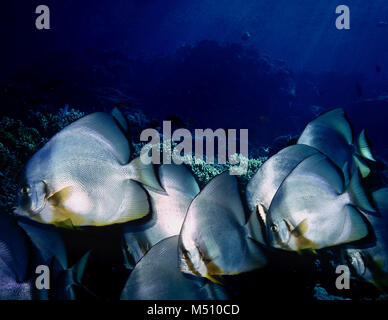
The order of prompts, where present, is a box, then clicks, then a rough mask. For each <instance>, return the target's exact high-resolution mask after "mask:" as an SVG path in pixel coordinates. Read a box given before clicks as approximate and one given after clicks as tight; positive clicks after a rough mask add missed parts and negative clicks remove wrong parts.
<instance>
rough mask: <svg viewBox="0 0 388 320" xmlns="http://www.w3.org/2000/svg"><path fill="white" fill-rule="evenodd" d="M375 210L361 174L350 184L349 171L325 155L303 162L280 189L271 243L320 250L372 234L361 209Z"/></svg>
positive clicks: (269, 231)
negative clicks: (345, 173)
mask: <svg viewBox="0 0 388 320" xmlns="http://www.w3.org/2000/svg"><path fill="white" fill-rule="evenodd" d="M357 206H359V207H362V208H363V209H365V208H366V209H367V210H371V211H372V210H373V207H372V206H371V204H370V203H369V202H368V199H367V197H366V195H365V193H364V191H363V190H362V187H361V185H360V180H359V176H358V175H355V176H354V177H353V178H352V180H351V182H350V183H349V186H348V187H347V188H345V183H344V180H343V174H342V172H341V171H340V169H338V168H337V167H336V166H335V165H334V164H333V162H332V161H330V160H329V159H328V158H327V157H326V156H325V155H323V154H315V155H312V156H310V157H308V158H306V159H305V160H304V161H302V162H301V163H300V164H299V165H298V166H297V167H296V168H295V169H294V170H293V171H292V173H291V174H290V175H289V176H288V177H287V178H286V179H285V180H284V181H283V183H282V185H281V186H280V187H279V189H278V191H277V193H276V195H275V197H274V198H273V200H272V203H271V206H270V208H269V211H268V214H267V223H266V224H267V226H266V229H267V239H268V241H269V243H270V244H271V246H273V247H277V248H281V249H286V250H290V251H294V250H295V251H299V250H302V249H319V248H323V247H328V246H334V245H338V244H342V243H348V242H352V241H356V240H359V239H361V238H364V237H365V236H366V235H367V234H368V230H367V226H366V224H365V221H364V220H363V218H362V214H361V213H360V212H359V211H358V209H356V207H357Z"/></svg>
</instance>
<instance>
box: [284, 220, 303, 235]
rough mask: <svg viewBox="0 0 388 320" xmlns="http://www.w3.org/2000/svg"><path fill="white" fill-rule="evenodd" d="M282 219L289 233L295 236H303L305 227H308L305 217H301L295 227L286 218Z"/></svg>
mask: <svg viewBox="0 0 388 320" xmlns="http://www.w3.org/2000/svg"><path fill="white" fill-rule="evenodd" d="M283 221H284V222H285V224H286V226H287V228H288V231H290V233H291V235H292V236H294V237H296V238H299V237H301V236H303V235H304V234H305V233H306V232H307V229H308V222H307V218H306V219H303V220H302V221H301V222H300V223H299V224H298V225H297V226H296V227H294V225H293V224H292V223H291V222H290V221H288V220H287V219H283Z"/></svg>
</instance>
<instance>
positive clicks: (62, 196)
mask: <svg viewBox="0 0 388 320" xmlns="http://www.w3.org/2000/svg"><path fill="white" fill-rule="evenodd" d="M72 192H73V187H71V186H68V187H64V188H62V189H61V190H59V191H57V192H54V193H53V194H51V195H49V196H48V197H47V201H48V202H50V204H51V205H53V206H61V205H63V202H65V201H66V200H67V199H69V198H70V196H71V194H72Z"/></svg>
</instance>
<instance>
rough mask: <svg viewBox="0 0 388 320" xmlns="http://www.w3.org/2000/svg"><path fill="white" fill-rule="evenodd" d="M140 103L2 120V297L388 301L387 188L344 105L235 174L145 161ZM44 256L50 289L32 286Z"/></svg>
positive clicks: (197, 164) (195, 163) (201, 163)
mask: <svg viewBox="0 0 388 320" xmlns="http://www.w3.org/2000/svg"><path fill="white" fill-rule="evenodd" d="M124 110H125V108H124ZM129 112H130V111H129V109H127V110H126V112H125V111H123V112H121V111H120V110H119V109H118V108H115V109H113V111H112V113H111V114H108V113H103V112H96V113H91V114H88V115H84V114H83V113H81V112H79V111H77V110H74V109H71V110H68V109H67V108H66V109H62V110H60V111H59V112H57V113H55V114H52V113H48V114H45V113H44V112H38V113H31V117H30V122H29V126H25V125H24V124H23V122H22V121H19V120H13V119H11V118H3V119H2V123H3V124H4V125H3V126H2V129H1V131H0V132H1V140H0V142H1V144H2V145H1V146H2V148H1V154H2V158H1V161H2V163H1V164H2V166H1V168H2V169H1V170H2V176H1V179H2V184H1V188H2V193H1V194H2V198H1V201H2V202H1V209H2V214H1V216H0V218H1V220H2V222H1V224H0V227H1V228H3V229H4V232H1V233H0V237H1V238H0V242H1V243H2V246H3V247H4V248H5V250H3V249H1V251H0V255H1V257H2V261H4V264H2V265H1V269H0V271H1V272H2V275H4V276H2V281H3V282H0V297H1V298H2V299H83V298H84V299H119V298H121V299H184V298H186V299H229V298H241V297H249V296H250V295H251V294H252V292H253V290H256V292H257V290H263V291H262V292H263V295H265V296H266V297H268V298H273V297H278V298H282V297H287V295H288V294H289V293H290V292H293V294H294V296H295V298H301V297H304V298H307V299H385V298H386V295H385V294H386V293H387V291H388V285H387V283H388V282H387V279H388V276H387V275H388V270H387V266H388V264H387V250H386V245H387V243H388V242H387V239H386V237H387V234H388V233H387V216H386V214H387V213H388V203H387V200H386V199H387V198H388V197H387V194H388V189H387V188H386V187H387V185H386V182H385V179H384V178H379V176H381V170H380V169H379V166H378V165H377V163H378V161H379V160H378V156H376V155H374V154H373V152H372V149H371V147H370V143H369V141H368V138H367V136H366V133H365V131H364V130H362V131H361V132H360V133H359V134H358V135H357V136H355V135H354V132H353V129H352V127H351V124H350V122H349V120H348V119H347V117H346V116H345V114H344V111H343V110H342V109H334V110H332V111H329V112H326V113H323V114H321V115H320V116H319V117H317V118H316V119H314V120H312V121H311V122H310V123H308V124H307V126H306V127H305V130H304V131H303V132H302V134H301V135H300V136H299V137H298V139H296V140H295V141H294V144H292V145H289V146H284V147H283V148H281V150H280V151H279V152H277V153H275V154H274V155H272V156H271V157H269V158H267V157H258V158H250V159H246V161H248V164H249V166H248V168H249V169H248V172H247V173H246V175H245V176H242V177H237V178H236V177H235V176H231V175H229V174H228V172H227V169H228V168H229V167H230V166H231V164H230V163H227V164H225V165H217V164H215V165H211V164H206V162H205V160H204V159H202V160H198V159H196V158H195V157H192V158H191V159H188V160H190V161H188V164H187V166H186V165H175V164H165V165H164V164H162V165H160V166H156V165H153V164H149V165H144V164H142V163H141V161H139V157H138V156H139V150H140V148H141V145H139V143H138V142H136V141H133V140H134V139H132V137H131V130H130V126H131V123H134V122H136V121H137V122H138V124H137V127H136V126H134V127H135V128H134V129H133V130H138V129H140V128H141V126H142V125H143V124H149V121H148V120H147V119H146V117H145V116H144V114H142V113H136V114H135V115H134V116H132V117H131V116H128V113H129ZM136 119H137V120H136ZM236 156H237V155H236ZM42 168H43V169H42ZM376 177H377V178H376ZM20 179H21V180H20ZM81 185H82V188H81V187H79V186H81ZM96 204H99V205H98V206H96V207H94V206H95V205H96ZM15 207H16V210H13V208H15ZM33 220H36V221H33ZM3 229H2V230H3ZM107 239H110V240H111V241H106V240H107ZM79 240H81V241H80V242H78V241H79ZM82 242H83V243H82ZM3 247H2V248H3ZM99 247H100V248H99ZM107 250H108V251H109V254H107ZM16 257H22V258H16ZM155 257H157V259H158V263H157V264H155V259H156V258H155ZM15 259H17V260H15ZM42 264H43V265H48V266H50V271H51V272H52V275H53V277H52V279H53V280H52V283H53V286H52V289H50V290H37V288H36V287H35V286H34V285H33V283H34V276H35V273H34V271H35V270H33V269H31V266H34V265H42ZM338 265H348V266H349V267H350V269H351V273H352V278H351V290H342V291H340V290H338V289H336V287H335V280H336V277H337V274H336V273H335V269H336V266H338ZM14 266H17V268H16V269H15V267H14ZM107 274H108V275H109V277H108V278H109V282H110V283H111V284H110V285H108V284H107V281H108V280H105V281H104V279H103V278H105V279H106V278H107V277H106V276H107ZM112 279H114V281H113V284H112ZM10 286H11V287H12V288H14V289H12V290H11V291H9V290H8V289H7V288H9V287H10ZM258 288H259V289H258ZM279 288H281V290H280V291H281V292H280V293H279ZM264 292H265V293H264ZM259 293H260V292H259Z"/></svg>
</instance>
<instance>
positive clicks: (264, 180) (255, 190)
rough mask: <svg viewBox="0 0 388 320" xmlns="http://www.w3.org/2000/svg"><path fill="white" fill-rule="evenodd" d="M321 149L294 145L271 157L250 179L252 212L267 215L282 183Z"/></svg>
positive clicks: (247, 198)
mask: <svg viewBox="0 0 388 320" xmlns="http://www.w3.org/2000/svg"><path fill="white" fill-rule="evenodd" d="M318 152H319V151H318V150H316V149H314V148H312V147H309V146H307V145H302V144H300V145H292V146H289V147H287V148H285V149H282V150H281V151H279V152H278V153H277V154H275V155H273V156H272V157H270V158H269V159H268V160H267V161H266V162H264V164H263V165H262V166H261V167H260V168H259V170H258V171H257V172H256V173H255V175H254V176H253V177H252V179H251V180H250V181H249V183H248V185H247V189H246V200H247V205H248V208H249V210H250V212H251V214H255V213H259V214H260V216H261V218H262V220H263V221H264V222H265V215H266V212H267V211H268V209H269V207H270V205H271V202H272V199H273V197H274V196H275V194H276V192H277V190H278V189H279V187H280V185H281V184H282V182H283V181H284V179H286V177H287V176H288V175H289V174H290V173H291V172H292V170H293V169H294V168H295V167H296V166H297V165H298V164H299V163H300V162H301V161H303V160H304V159H305V158H307V157H309V156H311V155H313V154H316V153H318Z"/></svg>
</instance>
